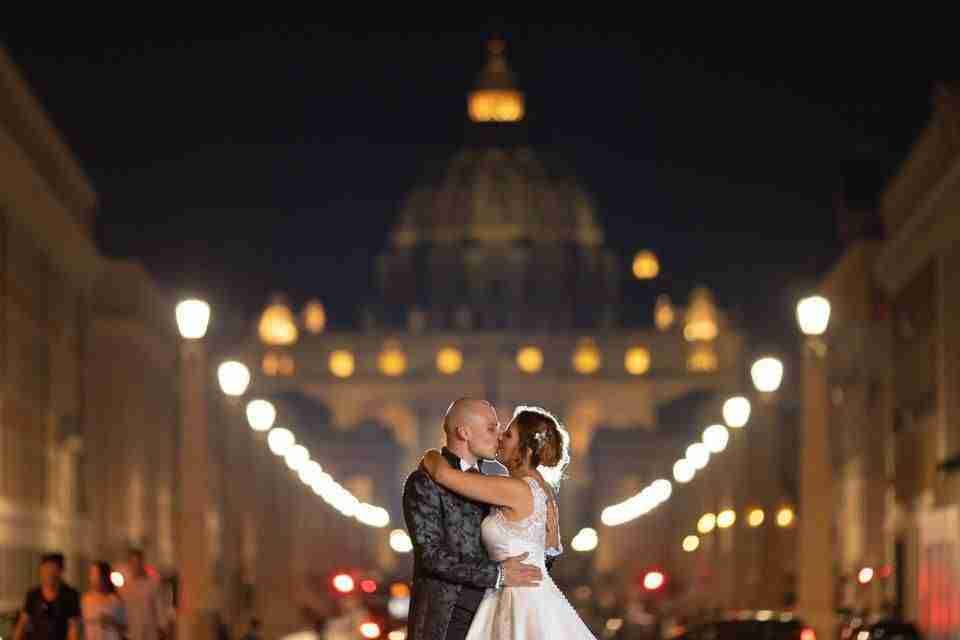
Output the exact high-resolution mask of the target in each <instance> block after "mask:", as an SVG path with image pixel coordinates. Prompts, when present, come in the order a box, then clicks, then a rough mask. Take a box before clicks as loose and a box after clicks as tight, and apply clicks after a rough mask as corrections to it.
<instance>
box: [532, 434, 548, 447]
mask: <svg viewBox="0 0 960 640" xmlns="http://www.w3.org/2000/svg"><path fill="white" fill-rule="evenodd" d="M533 439H534V440H536V441H537V451H540V449H542V448H543V443H544V442H546V441H547V432H546V431H537V432H536V433H535V434H533Z"/></svg>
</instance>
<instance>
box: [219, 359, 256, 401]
mask: <svg viewBox="0 0 960 640" xmlns="http://www.w3.org/2000/svg"><path fill="white" fill-rule="evenodd" d="M217 379H218V380H219V381H220V389H221V390H222V391H223V392H224V393H225V394H226V395H228V396H242V395H243V394H244V393H246V391H247V387H248V386H250V369H248V368H247V366H246V365H245V364H243V363H242V362H237V361H236V360H228V361H227V362H224V363H223V364H221V365H220V366H219V367H218V368H217Z"/></svg>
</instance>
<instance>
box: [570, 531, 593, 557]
mask: <svg viewBox="0 0 960 640" xmlns="http://www.w3.org/2000/svg"><path fill="white" fill-rule="evenodd" d="M598 542H599V538H598V537H597V532H596V530H595V529H591V528H590V527H586V528H584V529H581V530H580V533H578V534H577V535H575V536H574V537H573V540H572V541H571V542H570V544H571V546H572V547H573V550H574V551H579V552H581V553H586V552H588V551H593V550H594V549H596V548H597V543H598Z"/></svg>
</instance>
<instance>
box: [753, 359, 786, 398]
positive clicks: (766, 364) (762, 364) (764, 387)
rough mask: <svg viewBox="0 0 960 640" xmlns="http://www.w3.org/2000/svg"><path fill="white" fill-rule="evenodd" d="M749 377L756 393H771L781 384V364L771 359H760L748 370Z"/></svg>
mask: <svg viewBox="0 0 960 640" xmlns="http://www.w3.org/2000/svg"><path fill="white" fill-rule="evenodd" d="M750 376H751V377H752V378H753V386H755V387H756V388H757V391H762V392H764V393H773V392H774V391H776V390H777V389H779V388H780V383H781V382H783V363H782V362H781V361H780V360H778V359H777V358H773V357H766V358H760V359H759V360H757V361H756V362H754V363H753V367H751V368H750Z"/></svg>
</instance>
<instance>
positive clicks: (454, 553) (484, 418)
mask: <svg viewBox="0 0 960 640" xmlns="http://www.w3.org/2000/svg"><path fill="white" fill-rule="evenodd" d="M443 432H444V435H445V436H446V441H447V445H446V446H445V447H444V448H443V457H444V458H446V460H447V462H449V463H450V465H451V466H453V467H455V468H458V469H460V470H462V471H468V470H473V471H474V472H475V473H483V469H482V468H481V463H482V460H484V459H485V460H493V459H495V458H496V455H497V448H498V445H499V441H500V435H501V429H500V421H499V420H498V419H497V412H496V410H495V409H494V408H493V405H491V404H490V403H489V402H487V401H486V400H475V399H471V398H461V399H459V400H456V401H454V402H453V403H452V404H451V405H450V407H449V408H448V409H447V413H446V414H445V415H444V418H443ZM489 512H490V506H489V505H486V504H481V503H478V502H474V501H472V500H470V499H468V498H464V497H462V496H459V495H457V494H455V493H453V492H452V491H449V490H447V489H445V488H443V487H441V486H440V485H438V484H437V483H435V482H434V481H433V479H432V478H431V477H430V475H429V474H428V473H427V472H426V471H424V470H423V469H420V468H418V469H417V470H416V471H414V472H413V473H411V474H410V477H408V478H407V481H406V484H405V485H404V487H403V517H404V520H405V521H406V524H407V531H409V532H410V537H411V539H412V540H413V551H414V560H413V590H412V596H411V600H410V615H409V619H408V623H407V627H408V633H409V635H408V637H409V638H410V640H463V639H464V638H466V636H467V631H468V630H469V628H470V623H471V622H472V621H473V617H474V615H475V614H476V612H477V607H479V606H480V601H481V600H482V599H483V594H484V592H485V591H486V590H487V589H499V588H502V587H531V586H537V585H538V584H539V583H540V580H541V579H542V577H543V576H542V574H541V572H540V569H539V568H538V567H535V566H533V565H529V564H524V563H523V560H524V558H525V557H526V554H524V555H523V556H517V557H515V558H510V559H508V560H505V561H503V562H502V563H497V562H494V561H493V560H491V559H490V557H489V556H488V555H487V551H486V549H485V548H484V546H483V542H482V541H481V539H480V524H481V523H482V522H483V519H484V517H486V515H487V514H488V513H489Z"/></svg>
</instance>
